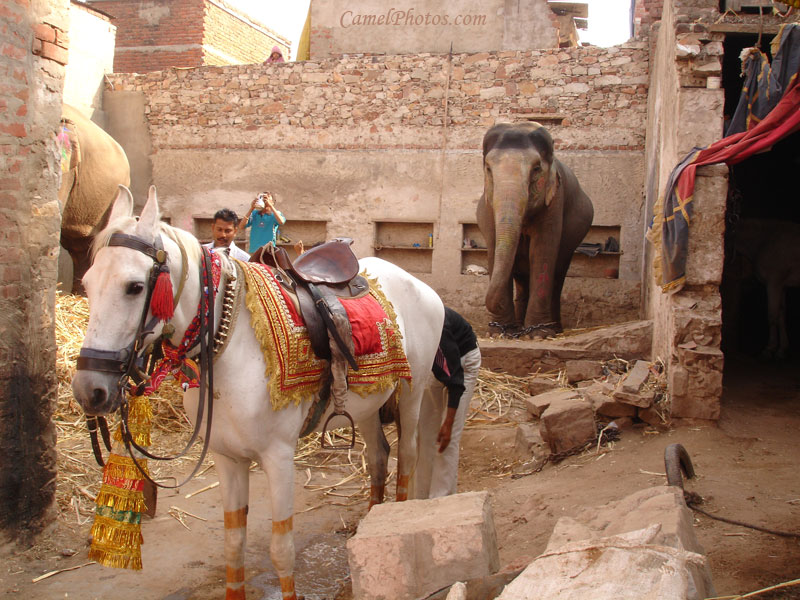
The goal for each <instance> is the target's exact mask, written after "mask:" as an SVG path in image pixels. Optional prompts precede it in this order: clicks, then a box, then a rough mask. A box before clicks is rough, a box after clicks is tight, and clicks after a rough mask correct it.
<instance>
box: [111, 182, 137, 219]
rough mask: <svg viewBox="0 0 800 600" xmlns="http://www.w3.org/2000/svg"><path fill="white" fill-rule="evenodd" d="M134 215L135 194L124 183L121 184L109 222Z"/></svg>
mask: <svg viewBox="0 0 800 600" xmlns="http://www.w3.org/2000/svg"><path fill="white" fill-rule="evenodd" d="M132 215H133V195H132V194H131V191H130V190H129V189H128V188H126V187H125V186H124V185H120V186H119V188H118V189H117V197H116V199H115V200H114V204H113V206H112V207H111V214H110V215H109V217H108V222H109V223H113V222H114V221H116V220H117V219H120V218H122V217H130V216H132Z"/></svg>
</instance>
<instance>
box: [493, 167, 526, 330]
mask: <svg viewBox="0 0 800 600" xmlns="http://www.w3.org/2000/svg"><path fill="white" fill-rule="evenodd" d="M494 191H495V194H494V199H493V204H494V226H495V246H494V261H493V265H492V276H491V280H490V281H489V290H488V291H487V293H486V308H487V309H488V310H489V312H491V313H492V314H494V315H498V316H500V317H507V318H512V319H513V315H514V306H513V294H512V293H511V292H510V290H511V276H512V269H513V266H514V260H515V257H516V255H517V247H518V245H519V240H520V235H521V232H522V217H523V215H524V213H525V208H526V206H527V201H528V196H527V190H526V189H524V187H523V186H521V185H519V183H516V182H515V183H513V184H501V185H496V186H495V190H494Z"/></svg>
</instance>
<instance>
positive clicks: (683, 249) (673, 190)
mask: <svg viewBox="0 0 800 600" xmlns="http://www.w3.org/2000/svg"><path fill="white" fill-rule="evenodd" d="M776 39H779V52H777V53H776V54H775V57H774V59H773V63H772V66H771V68H770V69H767V70H764V68H763V66H764V65H763V63H762V62H761V61H760V60H757V61H751V62H750V65H751V68H752V69H757V70H758V73H756V74H755V76H753V75H751V74H748V77H747V82H751V81H755V82H758V85H761V82H763V81H766V82H767V83H769V82H770V81H773V83H774V86H773V87H772V88H769V86H767V87H766V88H763V89H771V90H772V91H771V93H770V94H769V95H768V94H766V93H765V92H762V91H759V89H758V85H756V86H754V87H750V88H748V89H746V90H743V92H742V97H741V99H740V101H739V106H738V107H737V111H736V112H737V114H738V113H739V109H740V108H741V106H742V103H743V102H744V103H745V104H746V105H749V106H752V107H753V108H754V110H756V111H757V112H756V113H745V114H746V116H745V117H741V118H740V120H741V122H742V123H745V124H746V127H749V128H748V129H746V130H743V131H740V132H738V133H734V134H732V135H728V136H727V137H725V138H723V139H721V140H719V141H718V142H715V143H714V144H712V145H711V146H708V147H707V148H694V149H693V150H692V151H691V152H690V153H689V154H688V155H687V156H686V157H685V158H684V159H683V160H682V161H681V162H680V163H678V165H677V166H676V167H675V168H674V169H673V171H672V173H671V174H670V176H669V180H668V181H667V188H666V192H665V194H664V197H663V206H662V207H661V208H663V210H659V207H658V206H657V207H656V215H655V217H654V219H653V224H652V226H651V229H650V232H649V233H648V239H649V240H650V241H651V242H652V243H653V244H654V245H655V247H656V252H655V255H656V256H655V261H656V264H655V269H654V271H655V275H656V279H657V281H658V282H659V284H660V285H661V288H662V290H663V291H665V292H674V291H677V290H678V289H680V288H681V287H682V286H683V284H684V282H685V280H686V256H687V251H688V246H689V225H690V223H691V218H692V211H693V205H692V200H693V196H694V184H695V176H696V172H697V168H698V167H701V166H704V165H711V164H716V163H726V164H727V165H735V164H737V163H740V162H742V161H743V160H745V159H747V158H749V157H750V156H752V155H754V154H757V153H759V152H765V151H767V150H769V149H770V148H771V147H772V146H773V144H775V143H776V142H778V141H780V140H781V139H783V138H784V137H786V136H788V135H790V134H792V133H794V132H795V131H798V130H800V86H798V77H797V76H798V71H799V70H800V28H798V27H797V26H795V25H792V26H788V27H784V28H782V29H781V33H780V34H779V36H776ZM785 40H789V42H787V43H780V42H784V41H785ZM790 42H791V43H790ZM791 69H794V70H793V71H791ZM773 75H774V77H773ZM778 86H783V87H782V88H781V89H780V93H781V95H780V96H779V95H778V90H779V87H778ZM762 94H763V97H762V100H768V102H767V103H765V102H761V101H759V96H761V95H762ZM770 104H771V105H772V107H771V109H770V108H768V107H769V105H770ZM765 110H766V111H767V112H764V113H763V114H762V115H761V116H759V114H758V112H761V111H765ZM764 115H766V116H764ZM729 129H733V127H729ZM659 205H662V201H659Z"/></svg>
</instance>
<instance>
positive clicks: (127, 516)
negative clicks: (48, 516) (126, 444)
mask: <svg viewBox="0 0 800 600" xmlns="http://www.w3.org/2000/svg"><path fill="white" fill-rule="evenodd" d="M152 418H153V412H152V408H151V406H150V401H149V400H148V399H147V398H144V397H136V398H131V399H130V405H129V411H128V423H129V426H130V430H131V435H132V436H133V439H134V441H135V442H136V443H137V444H139V445H140V446H149V445H150V425H151V422H152ZM114 439H115V440H117V441H118V442H122V428H121V427H118V428H117V430H116V432H115V433H114ZM137 462H138V464H139V465H141V468H142V471H144V473H146V474H148V475H149V470H148V467H147V460H145V459H141V460H138V461H137ZM143 479H144V477H143V475H142V472H141V471H140V470H139V468H138V467H137V466H136V464H134V461H133V459H132V458H130V457H129V456H120V455H119V454H115V453H114V452H112V453H111V454H110V456H109V457H108V462H107V463H106V466H105V468H104V469H103V484H102V486H101V487H100V492H99V493H98V494H97V499H96V504H97V510H96V512H95V517H94V523H93V524H92V529H91V536H92V545H91V548H90V550H89V558H91V559H92V560H94V561H96V562H98V563H100V564H101V565H104V566H106V567H115V568H119V569H133V570H141V568H142V552H141V544H142V541H143V539H142V528H141V514H142V513H143V512H144V511H145V510H147V505H146V503H145V501H144V494H143V493H142V490H141V485H142V480H143Z"/></svg>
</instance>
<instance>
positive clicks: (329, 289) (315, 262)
mask: <svg viewBox="0 0 800 600" xmlns="http://www.w3.org/2000/svg"><path fill="white" fill-rule="evenodd" d="M352 243H353V240H352V239H350V238H337V239H335V240H333V241H330V242H326V243H324V244H321V245H319V246H315V247H313V248H311V249H309V250H307V251H306V252H304V253H303V254H301V255H300V256H299V257H298V258H297V259H296V260H295V261H294V262H292V261H291V259H290V258H289V255H288V254H287V252H286V250H284V249H283V248H281V247H280V246H271V245H269V244H268V245H266V246H262V247H261V248H259V249H258V250H256V251H255V252H254V253H253V254H252V255H251V256H250V262H256V263H261V264H264V265H267V266H268V267H276V268H277V272H276V273H275V278H276V279H277V280H278V281H279V282H280V283H281V285H283V286H284V287H285V288H286V289H287V290H289V291H291V292H292V293H293V294H295V295H296V296H297V303H298V308H299V311H300V315H301V316H302V318H303V321H304V322H305V325H306V329H307V330H308V335H309V338H310V339H311V347H312V349H313V350H314V354H316V356H317V357H318V358H321V359H324V360H330V359H331V349H330V345H329V343H328V331H331V333H332V337H333V338H334V339H335V340H336V343H337V344H338V346H339V348H341V350H342V353H343V354H344V356H345V357H346V358H347V361H348V363H349V364H350V366H351V367H352V368H353V370H355V371H357V370H358V364H357V363H356V360H355V358H354V357H353V355H352V354H351V353H350V351H349V349H348V347H347V344H346V343H345V342H344V340H342V339H341V338H340V336H339V332H338V330H337V329H336V326H335V325H334V323H333V320H332V319H331V315H332V314H333V313H334V312H341V313H344V314H346V313H345V310H344V307H343V306H342V304H341V302H340V301H339V298H360V297H362V296H364V295H366V294H368V293H369V284H368V282H367V280H366V279H365V278H364V277H361V276H360V275H359V274H358V259H357V258H356V256H355V254H353V251H352V250H351V248H350V245H351V244H352ZM281 273H284V274H285V275H286V276H288V278H289V280H288V281H286V280H285V277H283V276H282V275H281Z"/></svg>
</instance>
